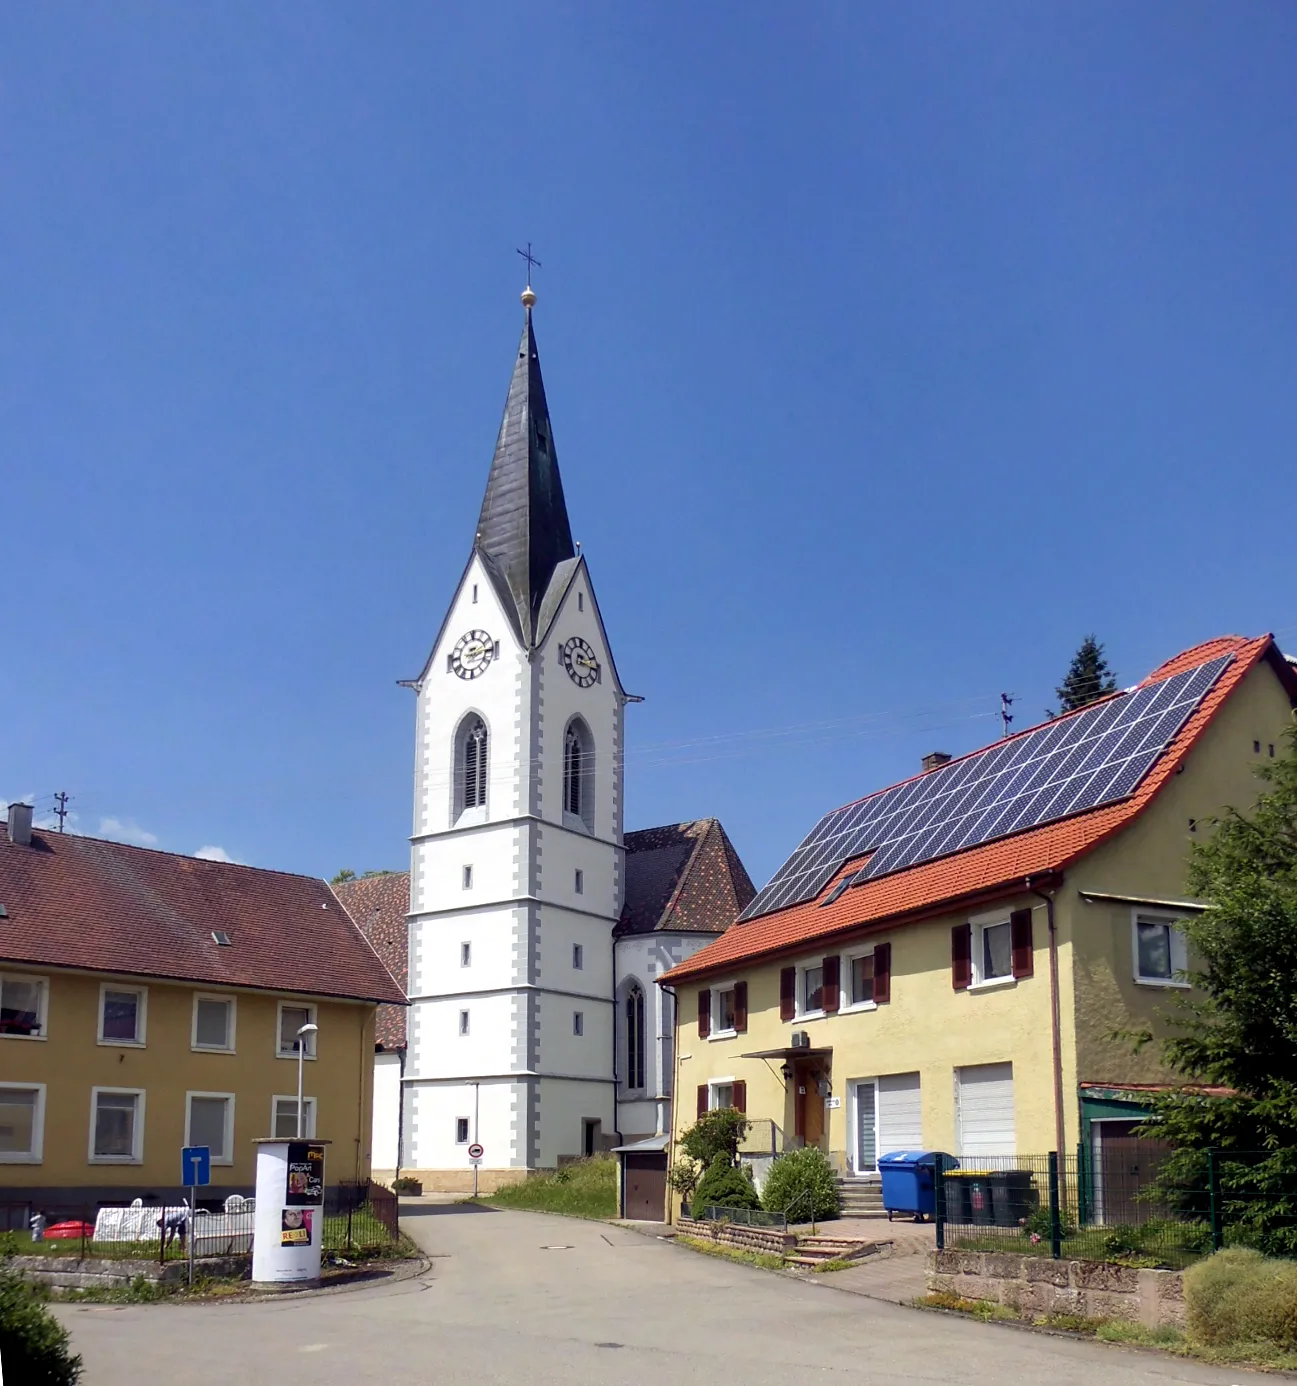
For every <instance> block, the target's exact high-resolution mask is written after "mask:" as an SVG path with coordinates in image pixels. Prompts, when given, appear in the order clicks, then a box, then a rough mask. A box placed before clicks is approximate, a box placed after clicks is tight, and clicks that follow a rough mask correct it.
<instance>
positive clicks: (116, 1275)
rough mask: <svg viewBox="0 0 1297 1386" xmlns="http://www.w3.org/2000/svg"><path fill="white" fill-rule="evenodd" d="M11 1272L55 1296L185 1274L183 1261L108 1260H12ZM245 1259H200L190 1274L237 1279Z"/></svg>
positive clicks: (171, 1280) (168, 1280) (167, 1281)
mask: <svg viewBox="0 0 1297 1386" xmlns="http://www.w3.org/2000/svg"><path fill="white" fill-rule="evenodd" d="M10 1265H11V1266H12V1268H13V1269H14V1270H16V1271H18V1272H19V1274H21V1275H23V1276H25V1277H26V1278H27V1279H28V1280H37V1281H39V1282H40V1283H41V1284H42V1285H48V1286H49V1287H50V1289H51V1290H53V1291H54V1292H55V1294H58V1293H59V1292H60V1291H65V1290H90V1289H107V1290H124V1289H125V1288H126V1287H127V1286H128V1285H129V1284H130V1283H131V1281H132V1280H135V1279H136V1278H138V1277H141V1276H142V1277H143V1278H144V1279H145V1280H148V1281H151V1282H152V1283H153V1284H155V1285H156V1284H162V1285H174V1284H178V1283H181V1282H183V1281H184V1280H185V1279H186V1278H187V1277H188V1274H189V1267H188V1263H187V1262H185V1261H168V1262H167V1263H166V1265H165V1266H161V1265H159V1264H158V1263H157V1262H156V1261H145V1260H133V1259H131V1258H129V1257H122V1258H120V1259H114V1258H112V1257H108V1256H85V1257H81V1256H15V1257H14V1258H13V1260H12V1261H11V1262H10ZM247 1266H248V1258H247V1257H246V1256H204V1257H201V1258H200V1259H199V1260H197V1261H195V1262H194V1274H195V1275H206V1276H231V1275H238V1274H239V1272H240V1271H243V1270H246V1269H247Z"/></svg>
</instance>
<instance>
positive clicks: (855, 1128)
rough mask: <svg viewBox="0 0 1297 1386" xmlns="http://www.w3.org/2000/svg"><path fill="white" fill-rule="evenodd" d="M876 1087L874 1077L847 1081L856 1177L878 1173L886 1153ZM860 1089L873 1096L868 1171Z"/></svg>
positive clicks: (876, 1083)
mask: <svg viewBox="0 0 1297 1386" xmlns="http://www.w3.org/2000/svg"><path fill="white" fill-rule="evenodd" d="M856 956H857V957H863V956H864V955H863V954H861V953H857V954H856ZM878 1086H879V1085H878V1079H877V1078H876V1077H875V1078H851V1079H849V1080H848V1082H847V1091H848V1093H849V1094H850V1098H851V1102H850V1116H851V1131H850V1138H851V1168H852V1169H853V1170H854V1172H855V1173H856V1174H857V1175H862V1174H877V1173H878V1157H879V1156H880V1155H886V1154H887V1153H888V1152H887V1151H886V1150H883V1149H882V1142H881V1139H880V1136H881V1132H880V1126H881V1123H880V1122H879V1120H878ZM861 1088H868V1089H869V1090H870V1092H871V1093H872V1094H873V1098H872V1101H873V1106H874V1163H873V1166H872V1168H870V1169H861V1168H860V1089H861Z"/></svg>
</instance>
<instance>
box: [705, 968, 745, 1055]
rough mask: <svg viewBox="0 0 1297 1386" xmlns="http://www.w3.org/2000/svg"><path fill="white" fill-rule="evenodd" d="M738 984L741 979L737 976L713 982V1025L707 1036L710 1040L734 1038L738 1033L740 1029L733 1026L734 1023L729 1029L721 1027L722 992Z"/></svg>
mask: <svg viewBox="0 0 1297 1386" xmlns="http://www.w3.org/2000/svg"><path fill="white" fill-rule="evenodd" d="M738 984H739V979H738V978H737V977H731V978H728V979H726V980H725V981H723V982H713V983H712V986H711V993H712V994H711V1010H712V1023H711V1027H710V1032H709V1033H708V1036H707V1038H708V1039H709V1040H727V1039H733V1038H734V1036H735V1035H737V1034H738V1031H737V1030H736V1029H735V1028H734V1026H732V1025H731V1026H730V1028H729V1029H728V1030H726V1029H723V1028H722V1027H721V992H723V991H733V990H734V989H735V987H737V986H738Z"/></svg>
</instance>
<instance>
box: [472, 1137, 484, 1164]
mask: <svg viewBox="0 0 1297 1386" xmlns="http://www.w3.org/2000/svg"><path fill="white" fill-rule="evenodd" d="M485 1154H486V1151H485V1150H483V1149H482V1147H481V1146H480V1145H478V1143H477V1142H476V1141H474V1142H473V1144H472V1145H470V1146H469V1148H468V1158H469V1159H470V1160H473V1161H475V1162H476V1161H478V1160H480V1159H481V1158H482V1156H483V1155H485Z"/></svg>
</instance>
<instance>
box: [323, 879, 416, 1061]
mask: <svg viewBox="0 0 1297 1386" xmlns="http://www.w3.org/2000/svg"><path fill="white" fill-rule="evenodd" d="M333 893H334V894H335V895H336V896H337V897H338V899H339V900H341V901H342V903H343V906H344V907H345V909H346V911H347V913H348V914H349V915H351V917H352V919H354V920H355V921H356V925H357V927H358V928H359V929H360V930H361V932H362V933H363V934H364V935H365V937H366V938H367V939H368V940H369V941H370V943H371V944H372V945H373V948H374V951H375V952H376V953H377V954H378V956H379V957H380V958H381V959H382V960H383V962H384V963H385V964H386V965H387V970H388V971H389V972H390V973H391V974H392V976H393V977H395V978H396V980H397V981H398V982H400V984H401V990H402V991H404V990H405V988H406V984H407V977H408V969H409V961H410V948H409V926H408V924H407V922H406V914H407V912H408V911H409V908H410V873H409V872H408V871H385V872H383V873H382V874H381V875H376V876H362V877H361V878H360V879H359V880H357V881H340V882H339V883H338V884H337V885H335V886H334V887H333ZM405 1014H406V1008H405V1007H404V1006H380V1007H379V1008H378V1020H377V1023H376V1026H375V1032H374V1039H375V1042H376V1044H377V1045H378V1047H379V1048H380V1049H404V1048H405V1044H406V1039H405Z"/></svg>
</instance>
